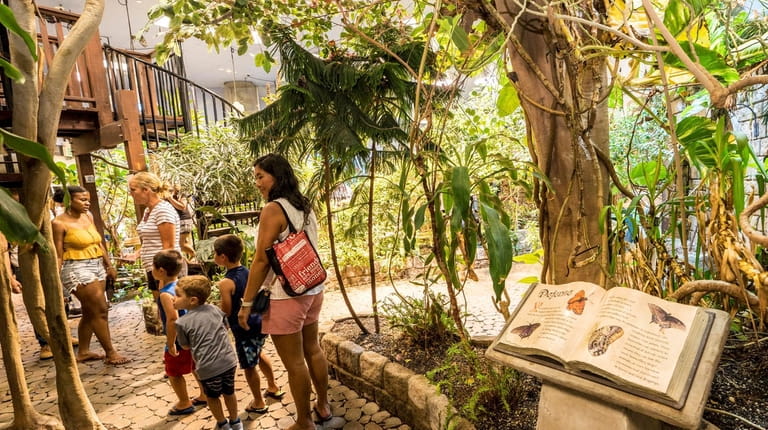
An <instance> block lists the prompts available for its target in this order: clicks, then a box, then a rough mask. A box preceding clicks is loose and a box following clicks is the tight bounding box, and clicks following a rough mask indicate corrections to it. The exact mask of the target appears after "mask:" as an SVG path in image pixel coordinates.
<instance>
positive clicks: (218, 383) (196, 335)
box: [173, 276, 243, 430]
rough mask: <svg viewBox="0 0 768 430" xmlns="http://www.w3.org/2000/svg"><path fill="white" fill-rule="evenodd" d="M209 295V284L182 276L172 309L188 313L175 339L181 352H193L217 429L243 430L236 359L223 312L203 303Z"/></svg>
mask: <svg viewBox="0 0 768 430" xmlns="http://www.w3.org/2000/svg"><path fill="white" fill-rule="evenodd" d="M210 294H211V281H209V280H208V278H206V277H205V276H185V277H184V278H182V279H181V280H180V281H179V282H178V285H177V286H176V300H174V302H173V307H174V308H176V309H177V310H186V311H187V313H186V314H185V315H184V316H182V317H180V318H179V319H178V320H177V321H176V332H177V339H178V341H179V344H180V345H181V347H182V348H184V349H185V350H191V351H192V357H193V358H194V360H195V367H196V370H195V371H196V373H197V377H198V378H199V379H200V383H201V384H202V386H203V390H204V391H205V395H206V396H207V397H208V408H210V409H211V413H213V417H214V418H215V419H216V428H217V429H227V430H230V429H231V430H242V429H243V423H242V422H241V421H240V418H239V417H238V416H237V397H236V396H235V368H236V367H237V359H236V358H235V352H234V351H233V350H232V345H231V344H230V343H229V337H228V336H227V326H226V324H225V322H224V316H225V315H224V312H222V311H221V310H220V309H219V308H217V307H216V306H213V305H210V304H206V303H205V301H206V300H208V296H209V295H210ZM220 396H223V397H224V403H225V404H226V405H227V411H228V412H229V420H227V419H226V418H225V417H224V410H223V409H222V407H221V400H219V397H220Z"/></svg>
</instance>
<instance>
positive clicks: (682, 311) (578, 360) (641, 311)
mask: <svg viewBox="0 0 768 430" xmlns="http://www.w3.org/2000/svg"><path fill="white" fill-rule="evenodd" d="M712 320H713V315H712V314H711V313H709V312H708V311H707V310H706V309H704V308H699V307H695V306H689V305H683V304H679V303H673V302H668V301H666V300H663V299H660V298H658V297H653V296H651V295H648V294H645V293H643V292H641V291H637V290H633V289H629V288H622V287H616V288H612V289H610V290H608V291H606V290H604V289H603V288H602V287H600V286H599V285H596V284H591V283H588V282H572V283H569V284H563V285H547V284H534V285H533V286H531V288H530V289H529V290H528V292H527V293H526V294H525V296H524V298H523V301H522V302H521V303H520V305H519V306H518V308H517V310H516V311H515V313H514V314H513V315H512V317H511V318H510V320H509V322H508V323H507V326H506V327H505V328H504V331H503V332H502V333H501V335H500V336H499V338H498V342H496V344H495V347H494V348H495V349H496V350H498V351H500V352H504V353H507V354H512V355H516V356H523V357H525V358H527V359H529V360H532V361H537V362H541V363H544V364H547V365H550V366H555V367H560V368H564V369H563V370H565V371H568V372H571V373H575V374H578V375H580V376H584V377H586V378H590V379H593V380H598V381H600V382H601V383H604V384H606V385H609V386H612V387H614V388H617V389H620V390H624V391H627V392H630V393H634V394H637V395H640V396H643V397H646V398H649V399H653V400H656V401H658V402H660V403H663V404H666V405H669V406H672V407H674V408H678V409H679V408H681V407H682V406H683V404H684V403H685V399H686V396H687V395H688V389H689V387H690V384H691V381H692V379H693V375H694V373H695V370H696V367H697V365H698V362H699V359H700V357H701V352H702V349H703V347H704V344H705V342H706V340H707V338H708V336H709V330H710V327H711V325H712ZM552 359H554V360H556V362H553V361H552ZM605 378H607V380H606V379H605Z"/></svg>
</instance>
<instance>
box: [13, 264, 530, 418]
mask: <svg viewBox="0 0 768 430" xmlns="http://www.w3.org/2000/svg"><path fill="white" fill-rule="evenodd" d="M478 273H479V274H480V276H481V281H480V282H472V281H469V283H468V285H467V288H465V291H466V295H467V301H468V303H470V306H469V310H470V312H471V313H473V316H472V317H471V318H469V319H468V321H467V326H468V328H469V330H470V332H471V333H472V334H473V335H474V334H489V335H495V334H498V333H499V332H500V331H501V328H502V325H503V320H502V318H501V316H500V315H499V313H498V312H497V311H496V310H494V309H493V305H492V303H491V294H492V291H491V288H490V282H489V281H488V275H487V271H486V270H479V271H478ZM530 274H531V273H529V271H525V272H521V273H519V274H518V275H517V276H516V279H519V278H520V277H522V276H527V275H530ZM508 283H511V281H508ZM397 290H398V292H400V293H401V294H407V295H418V294H421V288H420V287H417V286H414V285H412V284H409V283H405V282H402V283H399V284H398V286H397ZM392 291H393V289H392V287H391V286H383V285H382V286H380V287H379V288H377V292H378V297H379V298H383V297H386V296H387V295H388V294H391V293H392ZM521 291H522V290H521V289H520V288H513V289H512V295H513V297H516V298H517V296H519V294H520V292H521ZM349 296H350V299H351V301H352V303H353V306H354V308H355V310H356V311H357V312H358V313H366V312H370V307H371V306H370V290H369V288H367V287H355V288H351V289H349ZM13 299H14V307H15V308H16V317H17V321H18V323H19V330H20V333H21V342H22V359H23V362H24V369H25V371H26V378H27V384H28V386H29V390H30V395H31V397H32V402H33V404H34V406H35V408H36V409H37V410H38V411H39V412H41V413H45V414H50V415H56V416H57V415H58V406H57V403H56V398H57V394H56V387H55V383H54V378H53V374H54V371H55V370H54V365H53V361H52V360H49V361H39V360H38V351H39V349H38V347H37V342H36V340H35V338H34V336H33V333H32V327H31V325H30V323H29V320H28V318H27V315H26V312H25V311H24V308H23V304H22V301H21V297H20V296H18V295H14V298H13ZM347 316H349V314H348V312H347V309H346V306H345V304H344V301H343V299H342V296H341V294H340V293H339V292H338V291H328V292H327V293H326V301H325V303H324V306H323V313H322V314H321V321H327V320H328V319H339V318H343V317H347ZM77 321H78V320H76V319H73V320H70V321H69V323H70V326H71V328H72V333H76V327H77V326H76V324H77ZM110 327H111V330H112V338H113V343H114V344H115V346H116V348H117V349H118V351H119V352H120V353H122V354H123V355H126V356H128V357H131V358H132V360H133V361H132V362H130V363H128V364H125V365H121V366H110V365H105V364H104V363H102V362H100V361H93V362H88V363H81V364H79V365H78V369H79V371H80V377H81V379H82V381H83V385H84V387H85V390H86V392H87V394H88V397H89V398H90V400H91V403H92V404H93V407H94V408H95V410H96V413H97V414H98V415H99V417H100V418H101V420H102V422H103V423H105V424H109V425H112V426H114V427H115V428H119V429H158V430H159V429H212V428H213V427H214V424H215V423H214V419H213V417H212V415H211V413H210V412H209V411H208V409H207V408H206V407H198V409H197V412H195V413H194V414H191V415H188V416H184V417H169V416H168V415H167V413H168V410H169V409H170V408H171V406H172V405H173V402H174V398H175V395H174V394H173V391H172V389H171V386H170V385H169V383H168V381H167V379H165V378H164V377H163V365H162V361H161V357H162V349H163V345H164V337H162V336H153V335H150V334H148V333H146V331H145V329H144V322H143V319H142V315H141V310H140V308H139V306H138V305H137V304H136V303H135V302H133V301H128V302H123V303H120V304H116V305H113V306H112V309H111V310H110ZM92 346H93V350H94V351H97V352H102V351H101V348H100V346H99V345H98V342H97V341H96V339H94V340H93V342H92ZM266 353H267V354H268V355H269V356H270V358H272V362H273V363H274V367H275V369H274V370H275V378H276V380H277V383H278V385H279V386H280V387H281V388H282V389H284V390H285V391H286V392H287V394H286V396H285V397H284V398H283V399H282V400H280V401H278V400H274V399H267V405H268V406H269V411H268V412H267V413H265V414H263V415H258V414H253V413H251V414H248V413H246V412H242V411H241V413H240V417H241V418H242V419H243V423H244V426H245V428H249V429H257V428H258V429H285V428H287V427H289V426H290V425H291V424H292V423H293V418H292V417H293V414H294V413H295V408H294V404H293V399H292V397H291V395H290V392H289V390H288V377H287V374H286V373H285V370H284V369H283V367H282V364H281V362H280V360H279V358H278V357H277V354H276V352H275V350H274V347H273V345H272V343H271V341H269V340H268V341H267V344H266ZM188 379H191V378H188ZM264 385H265V384H262V386H264ZM236 386H237V387H238V389H237V398H238V401H239V405H240V408H244V407H245V406H246V405H247V404H248V402H249V401H250V399H251V396H250V392H249V390H248V388H247V384H246V382H245V378H244V376H243V374H242V372H241V371H238V373H237V379H236ZM330 386H331V389H330V391H329V396H330V400H331V405H332V407H333V414H334V416H335V417H334V418H333V419H332V420H331V421H329V422H327V423H325V425H324V426H322V427H321V426H318V428H327V429H342V428H343V429H345V430H355V429H365V430H376V429H385V428H386V429H399V430H407V429H410V427H409V426H408V425H407V424H405V423H402V422H401V420H400V419H399V418H398V417H397V416H395V415H394V414H392V411H385V410H382V409H381V408H380V407H379V406H378V405H377V404H376V403H374V402H371V401H368V400H366V399H365V398H362V397H360V396H359V395H358V394H357V393H356V392H354V391H352V390H350V389H349V388H347V387H345V386H343V385H341V384H340V383H339V382H338V381H335V380H331V382H330ZM188 387H189V392H190V394H191V395H194V394H196V393H197V388H196V386H195V384H194V382H190V381H188ZM0 396H1V397H0V426H2V425H3V424H7V423H9V422H10V421H11V420H12V418H13V409H12V405H11V398H10V392H9V390H8V383H7V378H6V375H5V369H4V366H3V369H0Z"/></svg>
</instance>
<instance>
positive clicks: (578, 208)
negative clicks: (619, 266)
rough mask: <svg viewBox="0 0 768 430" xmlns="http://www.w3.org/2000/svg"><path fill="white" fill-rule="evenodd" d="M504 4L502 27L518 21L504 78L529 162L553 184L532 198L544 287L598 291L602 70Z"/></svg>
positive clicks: (603, 180)
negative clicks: (578, 285)
mask: <svg viewBox="0 0 768 430" xmlns="http://www.w3.org/2000/svg"><path fill="white" fill-rule="evenodd" d="M505 5H511V3H505V2H501V1H499V2H497V3H496V6H497V7H498V9H499V12H500V13H501V15H502V16H505V17H507V23H508V24H511V23H512V19H513V18H518V17H519V21H518V23H517V25H516V26H515V28H514V29H513V37H512V38H511V39H510V42H509V43H508V52H509V56H510V62H511V64H512V69H513V72H512V73H510V79H511V80H512V81H513V83H514V85H515V86H516V88H517V91H518V95H519V98H520V103H521V106H522V107H523V111H524V113H525V117H526V121H527V125H528V130H529V133H530V134H529V149H530V151H531V155H532V157H533V160H534V162H536V163H537V165H538V167H539V168H540V169H541V171H542V172H544V174H545V175H546V176H547V177H548V178H549V180H550V181H551V184H552V189H550V188H548V187H546V186H545V185H544V184H542V183H538V184H537V187H536V191H537V192H536V196H535V197H536V199H537V203H538V206H539V210H540V214H539V221H540V236H541V242H542V245H543V247H544V257H545V262H544V268H543V269H542V280H543V281H545V282H549V283H554V284H561V283H565V282H570V281H591V282H598V283H601V284H604V283H605V282H604V281H605V280H604V274H603V271H602V268H603V267H607V264H606V263H607V258H608V252H607V249H606V246H607V234H606V233H602V234H601V232H600V226H599V223H598V222H597V220H598V219H599V214H600V211H601V209H602V208H603V206H605V205H607V204H608V203H609V201H610V200H609V192H608V174H607V170H606V169H605V168H604V167H603V166H602V165H600V163H599V162H598V158H597V155H596V153H595V147H597V148H599V149H600V150H602V151H604V153H606V154H607V153H608V152H609V151H608V113H607V112H608V111H607V104H606V102H605V100H606V99H607V97H606V96H607V93H608V91H610V88H607V85H606V82H607V78H606V68H605V63H604V61H603V60H602V59H600V58H594V59H591V60H585V59H583V58H582V57H580V56H579V53H578V52H576V51H578V50H575V49H571V46H570V45H569V44H570V43H573V42H571V41H569V40H568V39H567V38H566V37H564V36H562V35H560V34H555V33H553V29H555V28H560V27H558V26H559V25H562V24H563V23H562V22H548V21H547V20H546V19H545V18H543V17H540V16H535V15H533V14H529V13H527V12H523V13H522V14H521V13H520V11H519V10H509V9H507V8H506V6H505ZM539 6H543V7H544V10H546V9H547V7H546V5H539ZM539 6H533V7H539ZM552 19H555V18H552ZM576 43H578V42H576ZM604 231H605V232H607V229H605V230H604Z"/></svg>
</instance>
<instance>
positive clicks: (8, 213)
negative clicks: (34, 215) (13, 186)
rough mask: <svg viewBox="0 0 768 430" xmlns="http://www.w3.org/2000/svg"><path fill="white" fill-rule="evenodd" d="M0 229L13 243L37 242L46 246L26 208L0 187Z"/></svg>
mask: <svg viewBox="0 0 768 430" xmlns="http://www.w3.org/2000/svg"><path fill="white" fill-rule="evenodd" d="M0 231H2V232H3V234H4V235H5V237H6V238H8V240H9V241H11V242H14V243H32V242H35V243H38V244H39V245H40V246H42V247H45V246H46V243H47V242H46V240H45V238H44V237H43V235H42V234H40V230H38V229H37V227H36V226H35V224H33V223H32V220H30V219H29V216H28V215H27V210H26V209H24V206H22V205H21V203H19V202H17V201H16V199H14V198H13V197H12V196H11V194H10V193H9V192H8V191H7V190H6V189H5V188H2V187H0Z"/></svg>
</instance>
